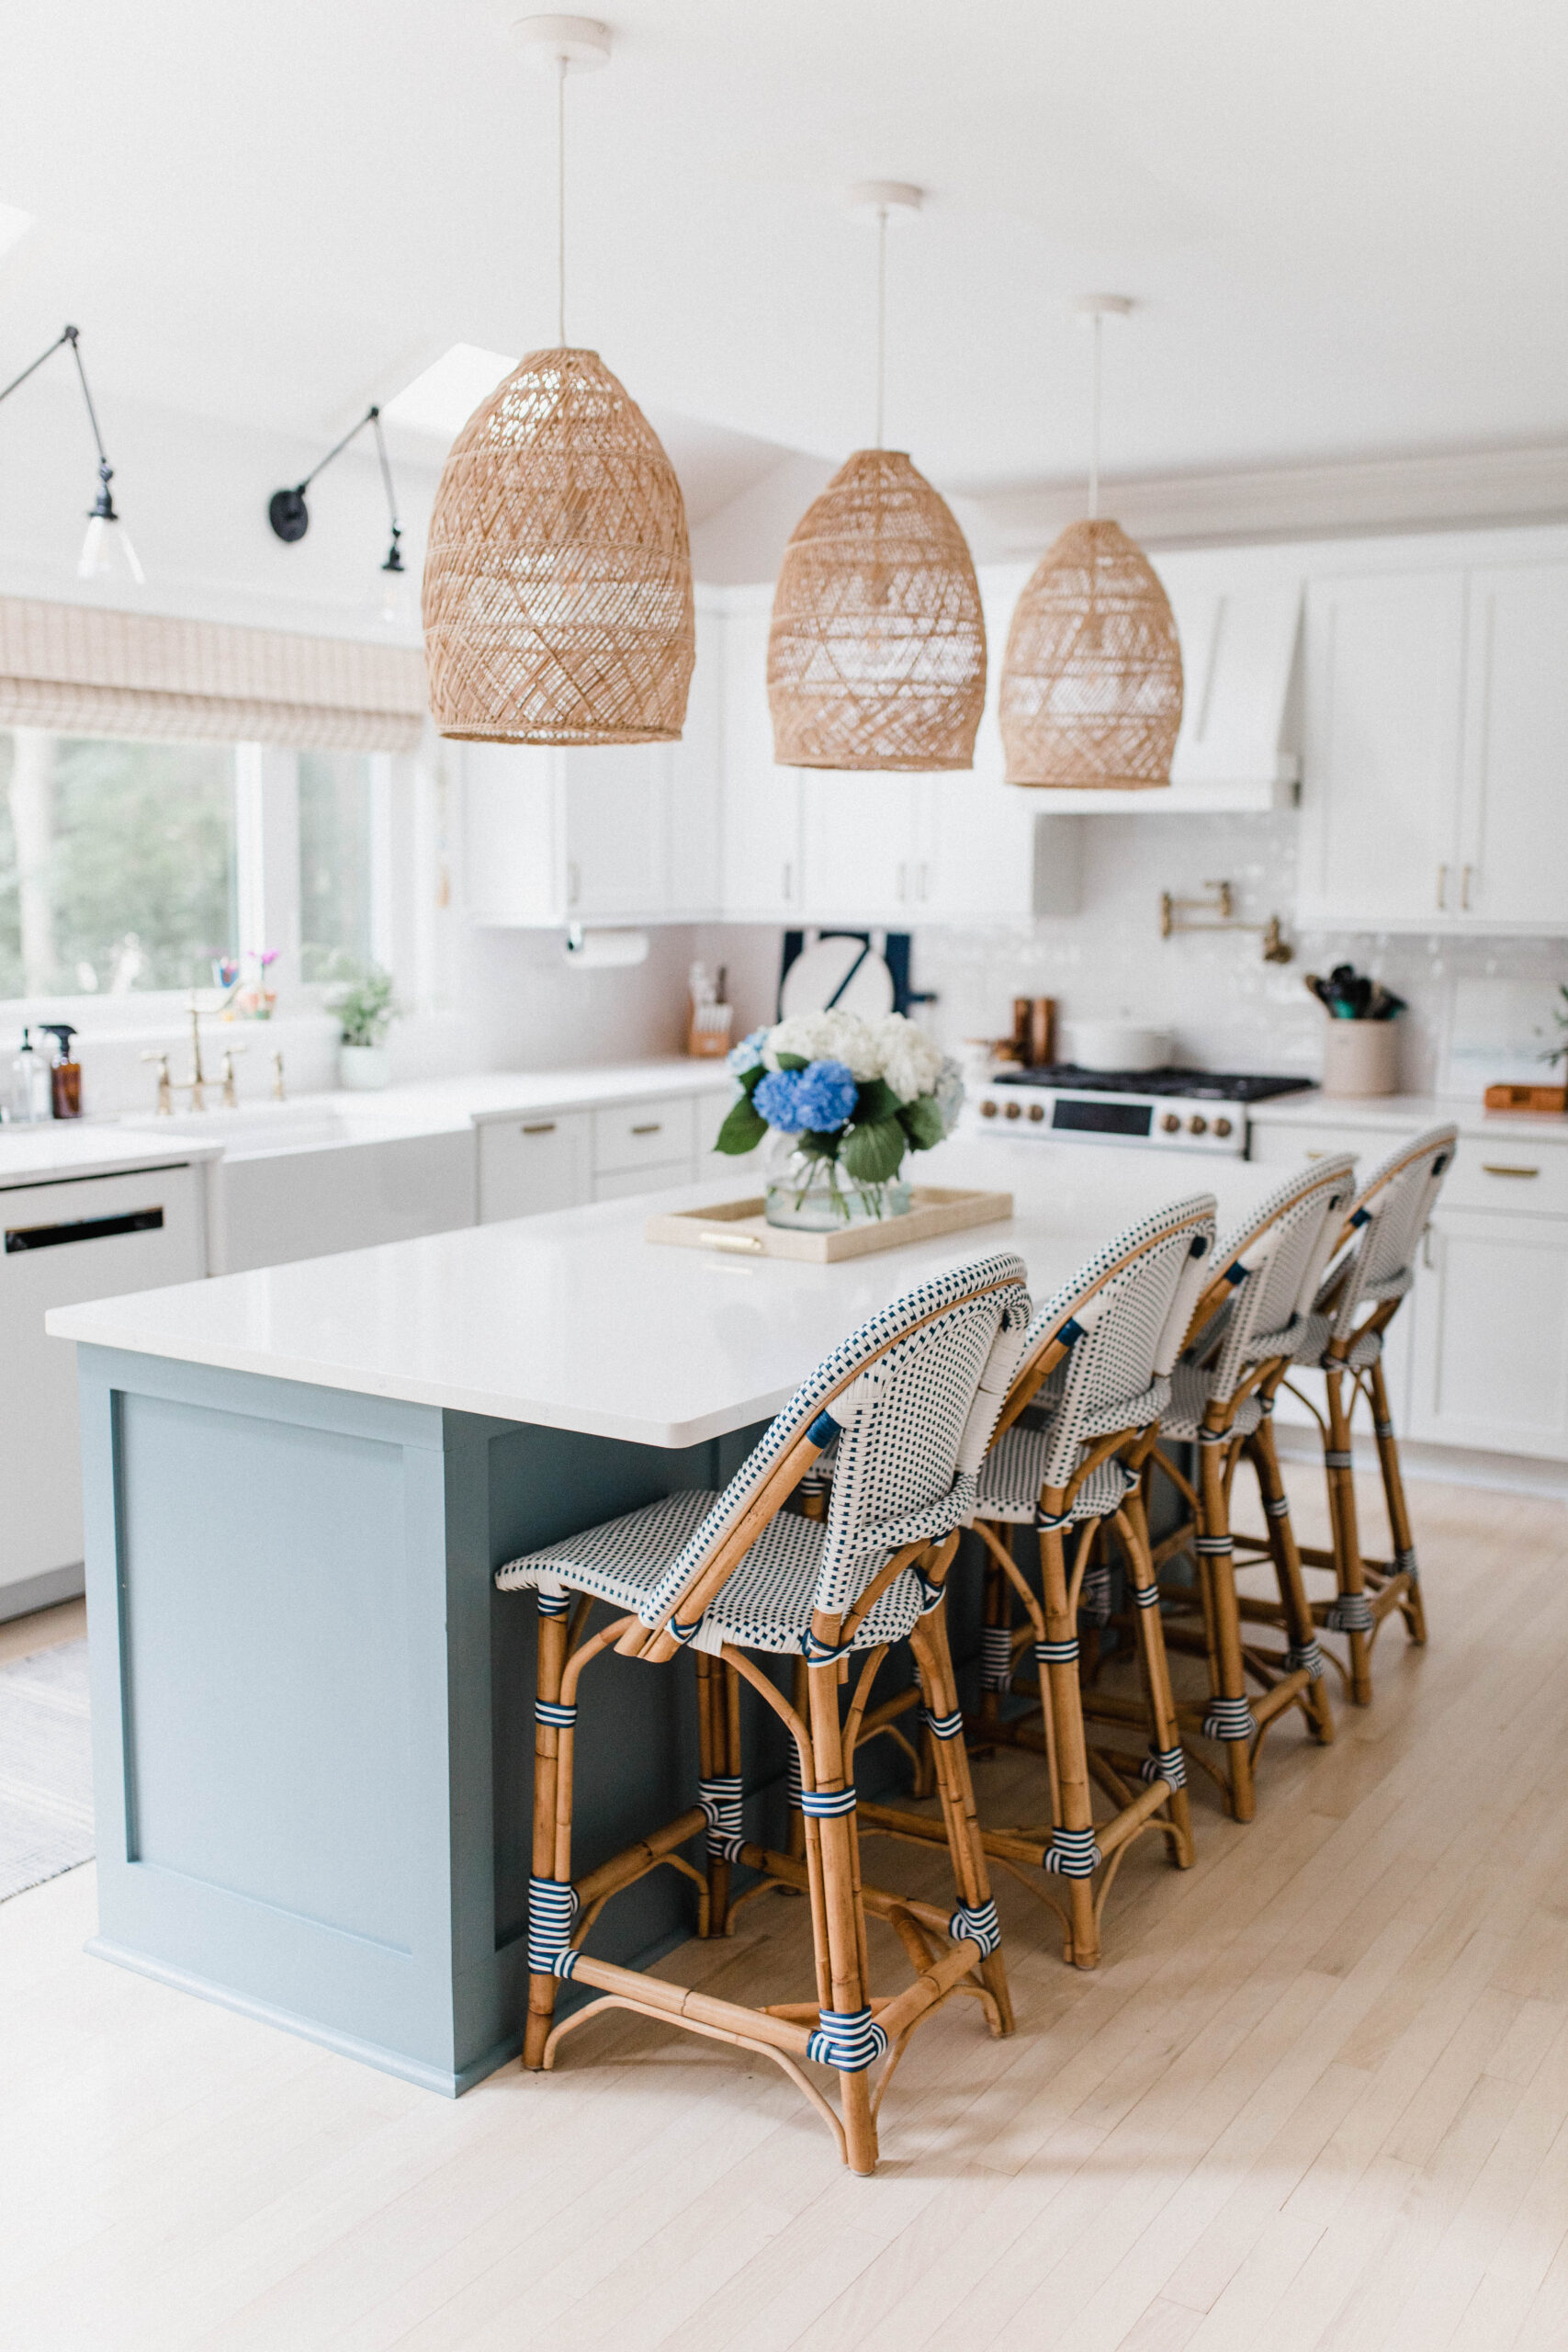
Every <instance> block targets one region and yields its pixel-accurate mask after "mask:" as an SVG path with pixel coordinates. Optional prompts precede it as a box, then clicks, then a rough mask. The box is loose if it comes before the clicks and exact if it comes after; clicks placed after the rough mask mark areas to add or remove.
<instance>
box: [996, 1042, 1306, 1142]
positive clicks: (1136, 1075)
mask: <svg viewBox="0 0 1568 2352" xmlns="http://www.w3.org/2000/svg"><path fill="white" fill-rule="evenodd" d="M1314 1083H1315V1081H1314V1080H1312V1079H1310V1078H1253V1077H1221V1076H1216V1075H1215V1074H1214V1073H1213V1071H1212V1070H1206V1069H1144V1070H1107V1069H1077V1067H1076V1066H1075V1065H1074V1064H1073V1063H1071V1062H1053V1063H1051V1064H1049V1065H1048V1066H1047V1067H1045V1068H1043V1069H1010V1070H998V1072H997V1073H996V1074H995V1075H994V1076H993V1077H992V1078H990V1079H987V1081H986V1083H985V1085H984V1086H981V1087H977V1088H976V1089H975V1091H973V1092H972V1093H971V1095H970V1098H969V1102H968V1103H967V1105H966V1106H965V1109H964V1125H965V1126H966V1127H967V1128H968V1130H969V1132H970V1133H971V1134H972V1135H973V1134H982V1135H1002V1136H1048V1137H1049V1138H1050V1140H1051V1141H1052V1142H1053V1143H1119V1144H1133V1145H1134V1146H1145V1145H1148V1146H1152V1147H1155V1148H1158V1149H1161V1150H1165V1151H1207V1152H1221V1153H1231V1154H1234V1155H1235V1157H1236V1158H1238V1159H1239V1158H1240V1157H1241V1156H1242V1155H1243V1154H1244V1153H1245V1152H1246V1150H1247V1104H1248V1103H1266V1102H1268V1101H1269V1098H1270V1097H1271V1096H1273V1095H1276V1094H1297V1093H1300V1092H1302V1091H1303V1090H1305V1089H1306V1088H1308V1087H1310V1086H1312V1085H1314Z"/></svg>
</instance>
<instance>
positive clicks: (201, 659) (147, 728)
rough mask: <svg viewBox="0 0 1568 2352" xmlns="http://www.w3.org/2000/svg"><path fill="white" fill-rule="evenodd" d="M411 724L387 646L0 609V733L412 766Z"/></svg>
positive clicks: (34, 605)
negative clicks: (248, 748) (242, 748)
mask: <svg viewBox="0 0 1568 2352" xmlns="http://www.w3.org/2000/svg"><path fill="white" fill-rule="evenodd" d="M424 713H425V684H424V662H423V659H422V657H421V656H420V655H419V654H418V653H417V652H413V651H411V650H407V649H406V648H403V647H400V646H391V645H370V644H361V643H358V642H356V641H355V639H349V638H332V637H305V636H296V635H294V634H293V633H291V632H290V631H288V630H286V629H260V628H231V627H229V626H227V625H225V624H222V623H220V622H215V621H184V620H173V619H168V618H165V617H164V616H159V615H154V614H150V613H118V612H110V611H107V610H105V609H104V608H103V607H101V606H98V605H51V604H43V603H40V602H37V601H34V600H32V599H29V598H26V597H19V596H3V597H0V726H6V727H42V728H48V729H51V731H52V732H53V733H55V734H59V735H120V736H136V737H149V736H150V737H152V738H154V739H157V740H160V741H175V740H181V741H197V742H207V743H278V744H285V745H288V746H289V747H291V748H293V749H296V750H299V751H309V750H317V749H320V750H323V751H348V752H411V751H412V750H413V749H414V747H415V746H416V744H417V743H418V741H419V739H420V734H421V731H422V729H423V724H424Z"/></svg>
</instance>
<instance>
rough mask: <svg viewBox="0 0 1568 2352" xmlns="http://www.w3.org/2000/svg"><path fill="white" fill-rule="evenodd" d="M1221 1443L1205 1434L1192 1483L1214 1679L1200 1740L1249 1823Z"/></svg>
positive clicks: (1243, 1703)
mask: <svg viewBox="0 0 1568 2352" xmlns="http://www.w3.org/2000/svg"><path fill="white" fill-rule="evenodd" d="M1225 1451H1226V1440H1225V1438H1224V1435H1223V1434H1222V1433H1220V1432H1218V1431H1215V1432H1205V1434H1204V1436H1203V1437H1201V1438H1200V1440H1199V1444H1198V1478H1199V1493H1200V1498H1201V1510H1200V1513H1199V1520H1198V1536H1197V1544H1198V1556H1199V1558H1200V1560H1201V1562H1202V1564H1203V1566H1204V1567H1205V1568H1206V1570H1207V1572H1208V1580H1209V1598H1210V1603H1211V1607H1212V1609H1213V1658H1214V1666H1215V1669H1216V1672H1215V1679H1214V1680H1213V1683H1212V1684H1211V1686H1210V1691H1211V1697H1210V1703H1209V1709H1208V1713H1206V1714H1205V1715H1204V1717H1203V1731H1204V1736H1206V1737H1207V1738H1209V1739H1217V1740H1218V1741H1220V1742H1221V1744H1222V1746H1223V1747H1224V1759H1225V1783H1226V1788H1227V1792H1228V1795H1229V1802H1230V1811H1231V1815H1232V1817H1233V1818H1234V1819H1235V1820H1236V1821H1250V1820H1252V1818H1253V1817H1254V1815H1256V1813H1257V1811H1258V1790H1257V1783H1256V1781H1255V1780H1254V1777H1253V1770H1252V1742H1253V1740H1254V1738H1255V1737H1256V1736H1257V1732H1258V1725H1257V1723H1256V1721H1255V1720H1254V1718H1253V1713H1252V1709H1251V1707H1250V1705H1249V1704H1248V1702H1247V1669H1246V1667H1245V1666H1244V1664H1243V1662H1242V1655H1241V1611H1240V1610H1239V1609H1238V1608H1237V1606H1236V1594H1235V1553H1234V1551H1233V1548H1232V1544H1231V1515H1230V1497H1229V1494H1228V1492H1227V1488H1226V1481H1225V1476H1224V1455H1225Z"/></svg>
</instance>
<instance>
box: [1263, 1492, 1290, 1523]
mask: <svg viewBox="0 0 1568 2352" xmlns="http://www.w3.org/2000/svg"><path fill="white" fill-rule="evenodd" d="M1263 1508H1264V1510H1266V1511H1267V1512H1268V1514H1269V1518H1270V1519H1289V1517H1290V1515H1291V1498H1290V1497H1289V1495H1269V1496H1268V1497H1267V1498H1265V1500H1264V1504H1263Z"/></svg>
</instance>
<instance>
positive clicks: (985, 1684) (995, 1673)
mask: <svg viewBox="0 0 1568 2352" xmlns="http://www.w3.org/2000/svg"><path fill="white" fill-rule="evenodd" d="M980 1688H981V1689H982V1691H1010V1690H1011V1688H1012V1628H1011V1627H1010V1626H1009V1625H982V1626H981V1628H980Z"/></svg>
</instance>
